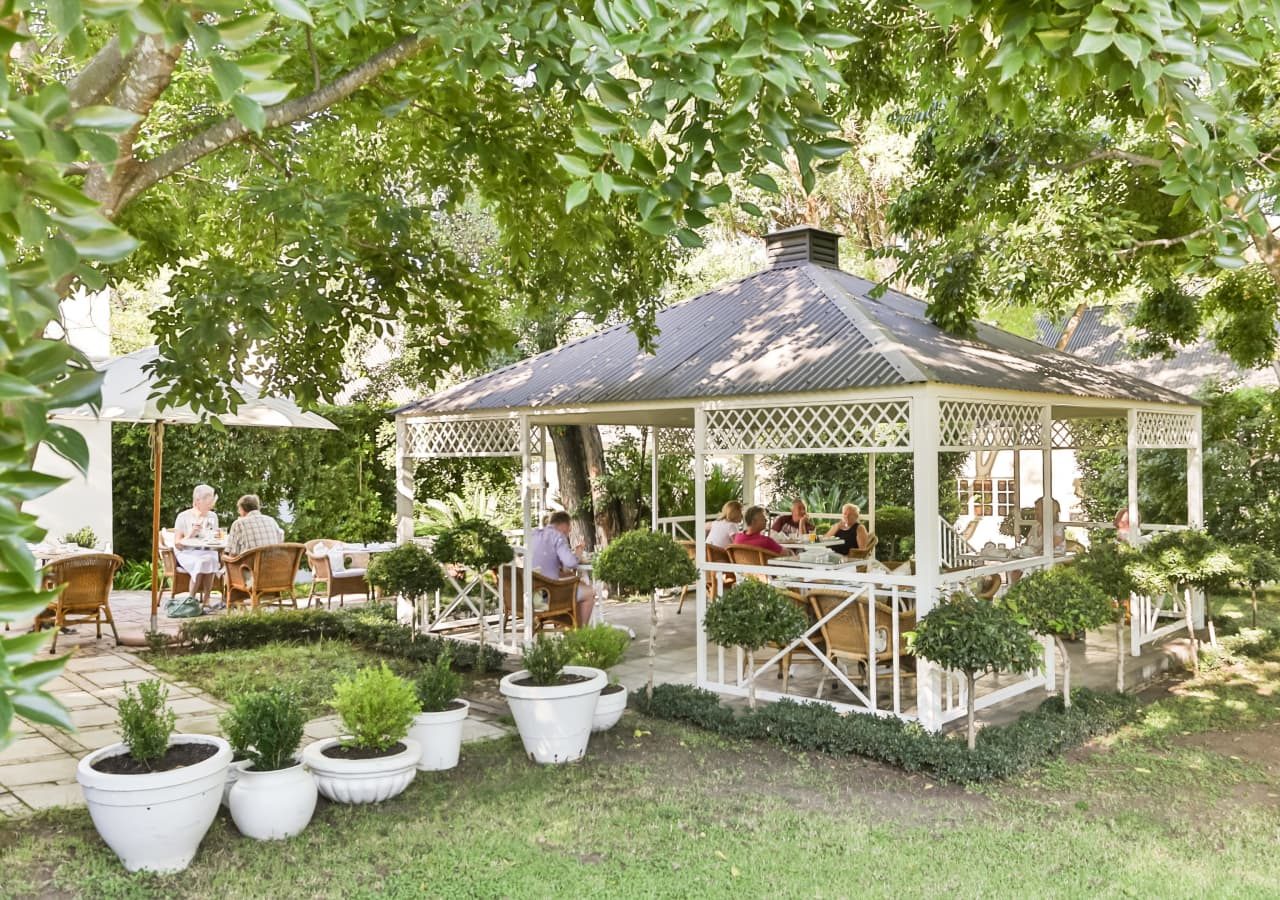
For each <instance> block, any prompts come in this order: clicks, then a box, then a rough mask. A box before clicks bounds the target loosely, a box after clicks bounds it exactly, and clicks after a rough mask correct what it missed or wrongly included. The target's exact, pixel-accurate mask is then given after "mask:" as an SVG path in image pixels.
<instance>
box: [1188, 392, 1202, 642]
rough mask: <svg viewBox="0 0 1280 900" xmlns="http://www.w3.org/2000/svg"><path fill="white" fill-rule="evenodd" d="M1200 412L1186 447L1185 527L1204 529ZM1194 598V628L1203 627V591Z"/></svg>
mask: <svg viewBox="0 0 1280 900" xmlns="http://www.w3.org/2000/svg"><path fill="white" fill-rule="evenodd" d="M1200 420H1201V413H1200V410H1198V409H1197V410H1196V411H1195V417H1194V421H1193V422H1192V426H1191V443H1190V445H1189V446H1188V447H1187V525H1189V526H1190V527H1192V528H1204V449H1203V440H1204V439H1203V437H1202V436H1201V433H1200ZM1192 596H1193V597H1194V598H1195V603H1196V609H1195V623H1196V628H1204V627H1205V602H1204V592H1203V591H1192Z"/></svg>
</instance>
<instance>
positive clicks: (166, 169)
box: [116, 35, 431, 210]
mask: <svg viewBox="0 0 1280 900" xmlns="http://www.w3.org/2000/svg"><path fill="white" fill-rule="evenodd" d="M430 42H431V39H430V38H425V37H418V36H416V35H415V36H411V37H404V38H401V39H400V40H398V41H396V42H395V43H394V44H391V45H390V46H389V47H387V48H386V49H384V50H382V51H380V52H379V53H377V54H375V55H374V56H371V57H370V58H369V59H367V60H365V61H364V62H363V63H361V64H360V65H358V66H356V67H355V68H354V69H351V70H350V71H348V72H346V73H345V74H343V75H341V76H339V77H338V78H336V79H334V80H333V81H331V82H330V83H329V84H327V85H325V86H324V87H321V88H320V89H319V90H315V91H312V92H311V93H310V94H307V95H305V96H303V97H298V98H296V99H294V100H287V101H285V102H284V103H277V104H276V105H275V106H269V107H267V108H266V110H265V112H266V125H265V128H279V127H280V126H281V125H288V124H290V123H292V122H296V121H298V120H299V119H304V118H306V117H307V116H310V115H313V114H315V113H317V112H320V111H321V110H323V109H327V108H328V107H330V106H333V105H334V104H335V103H339V102H341V101H342V100H345V99H346V98H347V97H349V96H351V95H352V94H354V93H355V92H356V91H357V90H359V89H360V88H362V87H364V86H365V85H366V84H368V83H369V82H371V81H373V80H374V79H375V78H377V77H378V76H380V75H382V74H383V73H384V72H386V71H387V70H388V69H391V68H394V67H395V66H396V65H398V64H399V63H401V62H403V61H404V60H406V59H409V58H410V57H413V56H415V55H417V54H418V53H420V52H421V51H422V50H423V49H424V48H425V47H426V46H427V45H428V43H430ZM250 133H251V132H250V130H249V129H248V128H246V127H245V126H244V125H243V124H242V123H241V122H240V120H239V119H236V118H227V119H223V120H222V121H221V122H219V123H217V124H216V125H212V126H210V127H209V128H207V129H205V130H204V131H203V132H202V133H201V134H199V135H197V136H195V137H194V138H191V139H190V140H188V141H184V142H182V143H181V144H178V145H177V146H176V147H172V148H170V149H169V150H167V151H165V152H164V153H162V154H160V155H159V156H157V157H155V158H154V159H152V160H149V161H147V162H145V163H140V164H139V165H138V166H137V168H136V169H135V170H134V171H133V173H132V176H131V178H130V179H129V182H128V184H126V185H125V187H124V190H123V191H122V192H121V195H120V200H119V202H118V203H117V204H116V209H117V210H119V209H123V208H124V207H125V205H126V204H128V203H129V202H130V201H132V200H133V199H134V198H135V197H137V196H138V195H139V194H141V193H142V192H143V191H145V190H146V189H147V188H149V187H151V186H152V185H154V184H155V183H156V182H158V181H161V180H163V179H165V178H168V177H169V176H170V175H172V174H173V173H174V172H177V171H178V170H179V169H183V168H185V167H187V166H189V165H191V164H192V163H193V162H195V161H196V160H198V159H200V158H202V157H204V156H207V155H208V154H210V153H213V152H215V151H217V150H221V149H222V148H223V147H226V146H228V145H229V144H233V143H235V142H236V141H238V140H240V139H241V138H243V137H245V136H246V135H248V134H250Z"/></svg>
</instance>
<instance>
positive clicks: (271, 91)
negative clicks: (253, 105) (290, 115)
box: [241, 79, 293, 106]
mask: <svg viewBox="0 0 1280 900" xmlns="http://www.w3.org/2000/svg"><path fill="white" fill-rule="evenodd" d="M292 90H293V85H292V84H289V83H287V82H284V81H273V80H271V79H265V80H263V81H254V82H251V83H249V84H247V85H245V87H244V90H243V91H241V93H242V94H243V95H244V96H246V97H248V98H249V99H251V100H254V101H256V102H257V103H258V104H259V105H261V106H275V105H276V104H277V103H279V102H280V101H282V100H284V98H285V97H288V96H289V92H290V91H292Z"/></svg>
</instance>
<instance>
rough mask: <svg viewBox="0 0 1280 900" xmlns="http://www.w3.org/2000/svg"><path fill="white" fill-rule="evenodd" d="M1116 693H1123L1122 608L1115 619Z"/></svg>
mask: <svg viewBox="0 0 1280 900" xmlns="http://www.w3.org/2000/svg"><path fill="white" fill-rule="evenodd" d="M1116 693H1117V694H1123V693H1124V607H1121V608H1120V618H1118V619H1116Z"/></svg>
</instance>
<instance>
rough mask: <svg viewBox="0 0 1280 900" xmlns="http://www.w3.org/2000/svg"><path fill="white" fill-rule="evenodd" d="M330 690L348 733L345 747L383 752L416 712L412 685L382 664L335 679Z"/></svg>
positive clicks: (405, 731) (405, 729) (406, 729)
mask: <svg viewBox="0 0 1280 900" xmlns="http://www.w3.org/2000/svg"><path fill="white" fill-rule="evenodd" d="M333 691H334V697H333V701H332V703H333V708H334V710H336V711H337V713H338V716H339V718H341V719H342V728H343V730H344V731H345V732H346V733H347V734H348V735H349V737H348V738H347V739H345V740H344V741H343V746H345V747H358V748H360V749H361V750H373V751H377V752H386V751H387V750H390V749H391V748H392V747H394V746H395V745H396V744H397V743H399V742H400V741H401V740H403V739H404V737H405V735H407V734H408V733H409V726H410V725H412V724H413V717H414V716H416V715H417V714H418V713H419V711H420V708H419V706H418V697H417V694H416V693H415V692H414V689H413V685H411V684H409V682H407V681H405V680H404V679H403V678H401V677H400V676H398V675H396V674H395V673H394V672H392V671H391V670H390V669H389V668H387V664H386V663H382V664H381V665H380V666H378V667H377V668H374V667H372V666H371V667H369V668H367V669H361V670H360V671H359V672H357V673H356V674H355V675H353V676H351V677H350V678H343V679H341V680H339V681H338V683H337V684H335V685H334V686H333Z"/></svg>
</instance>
